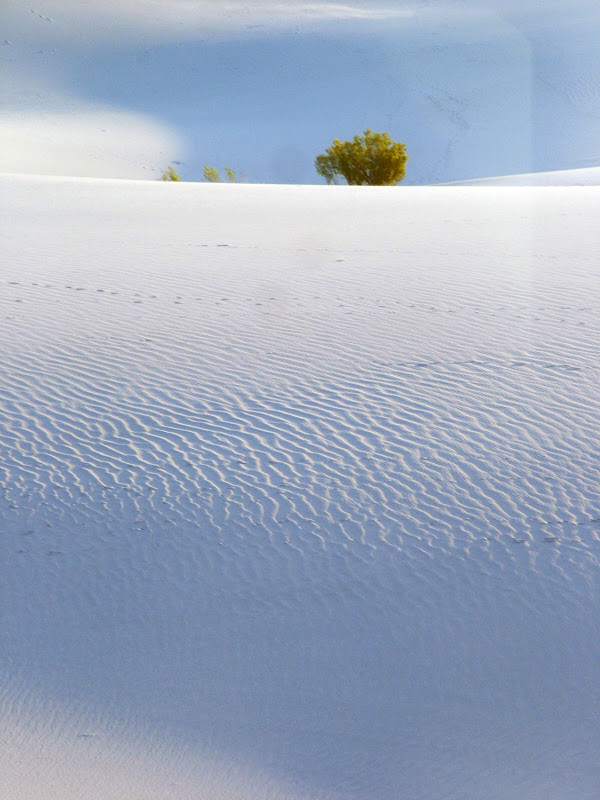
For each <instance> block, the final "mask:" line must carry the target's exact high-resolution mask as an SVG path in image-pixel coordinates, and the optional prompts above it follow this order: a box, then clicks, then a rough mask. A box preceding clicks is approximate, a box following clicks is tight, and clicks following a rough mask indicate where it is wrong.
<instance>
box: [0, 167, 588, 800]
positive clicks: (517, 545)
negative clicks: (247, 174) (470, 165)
mask: <svg viewBox="0 0 600 800" xmlns="http://www.w3.org/2000/svg"><path fill="white" fill-rule="evenodd" d="M599 207H600V188H596V187H560V188H549V187H538V188H526V187H516V188H507V187H464V188H463V187H431V188H408V187H404V188H398V189H360V188H358V189H356V188H351V187H291V186H278V187H276V186H210V185H192V184H182V185H169V184H159V183H149V182H147V183H143V182H139V183H136V182H126V181H122V182H119V181H92V180H89V181H79V180H69V179H62V180H56V179H39V178H10V177H4V178H2V180H1V183H0V213H1V223H0V238H1V242H2V250H3V256H2V262H3V263H2V266H1V267H0V269H1V272H0V287H1V297H0V346H1V348H2V349H1V365H2V366H1V384H0V413H1V419H2V425H1V429H0V474H1V475H2V487H3V492H2V494H1V495H0V520H1V529H0V547H1V564H2V566H1V567H0V571H1V576H0V577H1V589H0V592H1V597H0V601H1V611H0V624H1V637H2V644H1V648H2V649H1V654H2V683H1V684H0V712H1V713H0V718H1V719H2V729H3V733H2V735H3V742H4V745H3V747H4V754H2V753H1V752H0V763H1V765H2V768H1V769H0V793H1V794H2V797H3V798H7V799H8V800H12V798H15V799H16V798H19V800H21V799H22V798H24V797H27V798H35V799H36V800H37V798H44V799H46V798H59V797H60V798H61V800H70V799H71V798H73V799H75V798H80V797H82V796H85V797H89V798H96V797H97V798H100V797H102V798H103V799H105V798H109V799H110V800H112V798H115V800H116V798H122V797H127V798H138V797H139V798H144V799H145V800H148V799H149V798H152V799H153V798H157V800H158V798H161V800H163V798H191V797H202V798H226V797H227V798H228V800H231V798H236V799H237V798H248V797H251V798H254V797H256V798H261V800H264V798H271V797H272V798H277V800H282V799H283V798H286V800H287V798H301V797H302V798H344V799H345V800H346V799H348V798H357V800H358V798H360V800H364V799H365V798H372V800H388V798H389V800H392V798H394V800H396V799H397V800H428V799H429V798H430V799H431V800H441V798H444V800H450V799H452V800H454V799H455V798H456V800H483V798H485V800H513V799H514V800H517V798H519V800H525V799H526V800H542V799H543V800H572V798H574V797H577V798H578V800H587V799H588V798H589V800H591V799H592V798H597V797H598V795H599V792H600V768H599V767H598V760H597V743H598V740H599V738H600V722H599V719H600V718H599V716H598V713H599V710H600V705H599V703H600V688H599V687H600V683H599V680H598V664H599V663H600V628H599V622H598V620H599V613H598V612H599V606H598V600H599V596H600V595H599V590H600V563H599V555H600V493H599V464H600V368H599V366H598V361H599V354H600V302H599V298H600V294H599V292H600V271H599V270H600V267H599V265H598V257H597V255H598V253H597V236H598V232H597V225H598V208H599Z"/></svg>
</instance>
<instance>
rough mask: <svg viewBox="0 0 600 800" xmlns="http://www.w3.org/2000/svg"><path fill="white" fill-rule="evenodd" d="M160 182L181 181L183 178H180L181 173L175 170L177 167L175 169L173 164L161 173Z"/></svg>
mask: <svg viewBox="0 0 600 800" xmlns="http://www.w3.org/2000/svg"><path fill="white" fill-rule="evenodd" d="M158 180H159V181H180V180H181V178H180V176H179V173H178V172H177V171H176V170H175V167H173V166H172V165H171V164H169V166H168V167H167V168H166V169H163V171H162V172H161V173H160V178H159V179H158Z"/></svg>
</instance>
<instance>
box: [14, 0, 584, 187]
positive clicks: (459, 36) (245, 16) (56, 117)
mask: <svg viewBox="0 0 600 800" xmlns="http://www.w3.org/2000/svg"><path fill="white" fill-rule="evenodd" d="M3 14H4V16H5V23H4V25H3V27H4V30H5V31H6V32H7V34H8V35H7V36H6V37H5V40H4V44H3V45H1V46H0V59H1V60H2V64H1V67H2V70H1V75H0V89H1V90H2V92H1V95H2V97H3V100H2V101H1V102H0V122H1V123H2V125H1V126H0V127H1V128H2V131H3V132H2V133H1V134H0V144H2V145H3V147H2V152H3V153H4V155H3V156H2V157H0V158H3V160H2V161H0V169H2V170H4V171H21V170H22V171H28V172H31V171H34V172H35V171H42V172H50V173H52V172H57V173H59V174H100V175H105V176H106V177H110V176H113V175H114V176H117V177H155V176H156V175H157V174H158V172H159V170H160V168H161V167H162V166H166V164H167V163H169V162H177V165H178V169H179V171H180V172H181V174H182V176H183V177H184V178H185V179H188V180H199V179H201V176H202V169H203V166H204V164H211V165H214V166H217V167H218V168H222V167H223V166H224V165H228V166H231V167H232V168H234V169H236V170H238V172H240V173H243V174H244V175H245V176H246V178H247V179H248V180H250V181H255V182H277V183H320V182H321V179H320V178H319V176H318V175H317V174H316V172H315V171H314V165H313V164H314V158H315V156H316V155H318V154H319V153H320V152H323V150H324V149H325V148H326V147H327V146H328V145H329V144H330V143H331V140H332V139H333V138H334V137H338V138H342V139H345V138H351V137H352V136H354V135H355V134H357V133H360V132H362V131H363V130H364V129H365V128H366V127H371V128H372V129H374V130H386V131H388V132H389V133H390V134H391V135H392V136H393V137H394V138H396V139H399V140H401V141H404V142H405V143H406V145H407V151H408V153H409V156H410V160H409V163H408V167H407V175H406V179H405V183H416V184H419V183H430V182H441V181H451V180H459V179H466V178H476V177H485V176H489V175H501V174H510V173H518V172H531V171H542V170H551V169H567V168H576V167H587V166H597V165H600V77H599V76H600V55H599V54H598V48H597V41H598V34H599V33H600V12H598V11H596V10H595V9H594V7H593V5H592V4H591V3H587V2H586V1H585V0H581V2H579V3H570V4H566V3H565V4H563V3H560V2H557V1H555V2H552V0H551V1H550V2H549V3H547V4H545V6H544V10H543V12H540V11H539V10H536V8H535V6H533V5H531V8H528V6H527V4H526V3H525V4H517V3H513V2H512V0H503V2H501V0H496V2H493V1H492V0H487V2H486V0H484V1H483V2H478V3H476V4H475V3H469V2H453V1H452V0H446V1H445V2H441V0H440V1H439V2H436V1H435V0H431V1H430V2H426V1H425V0H420V1H419V2H413V3H409V2H406V3H404V2H402V0H396V2H395V3H393V4H388V5H386V4H385V3H376V2H367V1H366V0H357V1H356V2H348V3H335V2H325V0H321V1H320V2H319V1H317V2H310V3H303V2H288V3H282V2H275V0H253V1H252V0H250V1H249V2H244V3H242V2H237V0H233V1H232V2H229V3H224V2H220V3H217V2H208V0H189V2H184V0H170V2H169V3H165V2H153V0H139V2H136V3H133V2H129V0H121V2H118V3H117V2H116V0H104V2H100V0H97V2H90V3H86V4H81V3H76V2H74V0H47V2H38V3H37V5H36V6H35V7H34V8H26V7H25V6H24V5H23V4H22V3H21V2H19V1H18V0H8V6H7V8H6V10H5V11H4V12H3ZM1 41H2V37H1V36H0V42H1Z"/></svg>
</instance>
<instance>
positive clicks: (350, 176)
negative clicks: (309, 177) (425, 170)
mask: <svg viewBox="0 0 600 800" xmlns="http://www.w3.org/2000/svg"><path fill="white" fill-rule="evenodd" d="M407 161H408V155H407V154H406V145H405V144H404V143H403V142H394V141H393V140H392V139H391V137H390V135H389V134H388V133H373V131H371V129H370V128H367V130H366V131H365V132H364V133H363V134H362V135H361V136H355V137H354V139H352V140H351V141H347V142H341V141H340V140H339V139H334V140H333V144H332V145H331V147H328V148H327V150H326V151H325V153H323V154H322V155H320V156H317V158H316V159H315V169H316V170H317V172H318V173H319V175H322V176H323V177H324V178H325V180H326V181H327V183H337V179H338V176H340V175H341V176H342V177H343V178H345V179H346V181H347V182H348V184H350V185H353V186H395V185H396V184H397V183H400V181H401V180H402V179H403V178H404V173H405V169H406V162H407Z"/></svg>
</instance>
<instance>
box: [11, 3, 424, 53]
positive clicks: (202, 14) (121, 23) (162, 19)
mask: <svg viewBox="0 0 600 800" xmlns="http://www.w3.org/2000/svg"><path fill="white" fill-rule="evenodd" d="M4 2H5V3H6V5H7V7H6V8H5V9H4V12H3V13H4V16H5V20H6V25H7V28H6V29H7V30H8V34H9V35H8V38H9V39H10V37H11V35H12V36H19V35H21V36H23V37H25V38H27V39H29V40H31V41H36V42H42V43H48V42H57V41H61V40H62V41H65V40H71V41H74V40H85V39H90V40H92V41H98V40H100V41H106V40H111V39H113V38H114V37H120V36H130V35H131V34H134V33H135V34H137V35H141V36H144V37H148V38H151V39H153V40H169V39H172V38H174V37H175V38H186V37H190V36H198V35H201V34H203V33H210V32H220V31H241V30H245V29H246V28H247V27H248V26H261V27H267V28H273V29H278V28H285V27H289V26H302V25H304V24H311V23H318V22H326V21H335V20H340V21H344V20H346V21H352V20H359V21H365V20H373V21H378V20H386V19H397V18H402V17H409V16H412V15H413V13H414V8H413V7H414V3H411V2H402V1H401V0H394V1H393V2H392V0H371V1H370V2H369V1H368V0H367V1H366V2H365V0H346V1H345V2H336V0H312V2H302V0H287V1H282V0H222V1H221V0H168V2H166V1H165V0H87V1H86V2H82V0H32V2H33V3H34V6H33V7H30V8H28V7H26V6H25V5H23V3H22V2H21V0H4Z"/></svg>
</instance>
